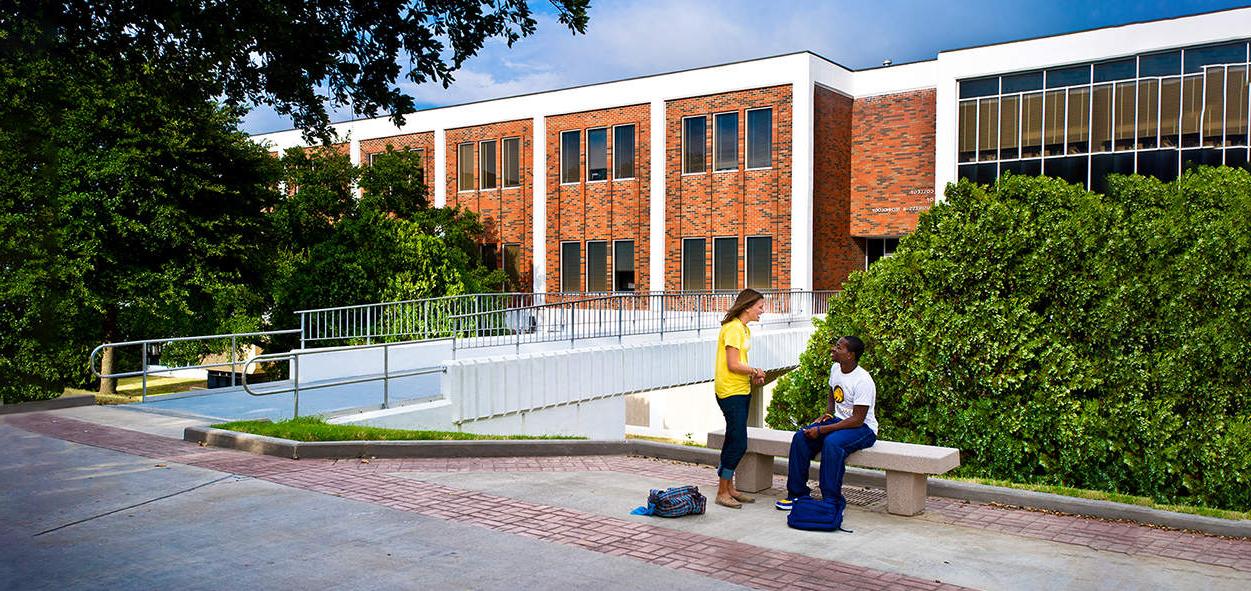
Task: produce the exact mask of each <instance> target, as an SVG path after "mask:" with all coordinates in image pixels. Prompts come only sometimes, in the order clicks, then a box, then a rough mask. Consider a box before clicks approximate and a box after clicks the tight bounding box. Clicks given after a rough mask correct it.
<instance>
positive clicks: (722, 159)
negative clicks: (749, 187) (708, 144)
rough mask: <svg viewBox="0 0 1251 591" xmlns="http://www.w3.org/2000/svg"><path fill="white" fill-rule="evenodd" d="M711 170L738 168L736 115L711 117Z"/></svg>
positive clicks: (722, 114) (725, 114)
mask: <svg viewBox="0 0 1251 591" xmlns="http://www.w3.org/2000/svg"><path fill="white" fill-rule="evenodd" d="M713 123H714V125H715V126H716V127H715V128H714V129H713V134H712V135H713V142H714V144H715V146H714V147H713V160H714V164H713V170H734V169H736V168H738V113H721V114H719V115H716V116H714V117H713Z"/></svg>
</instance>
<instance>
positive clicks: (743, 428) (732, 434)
mask: <svg viewBox="0 0 1251 591" xmlns="http://www.w3.org/2000/svg"><path fill="white" fill-rule="evenodd" d="M750 405H751V394H741V395H735V396H726V397H725V398H718V399H717V406H720V407H721V414H723V415H725V443H724V444H722V445H721V465H720V466H717V477H718V478H724V479H726V480H730V479H731V478H734V470H735V468H738V463H739V461H740V460H742V459H743V454H745V453H747V408H748V407H749V406H750Z"/></svg>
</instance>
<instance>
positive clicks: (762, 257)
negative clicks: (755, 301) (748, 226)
mask: <svg viewBox="0 0 1251 591" xmlns="http://www.w3.org/2000/svg"><path fill="white" fill-rule="evenodd" d="M747 287H750V288H752V289H771V288H772V287H773V238H772V237H769V236H753V237H751V238H748V239H747Z"/></svg>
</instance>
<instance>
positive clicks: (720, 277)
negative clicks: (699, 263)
mask: <svg viewBox="0 0 1251 591" xmlns="http://www.w3.org/2000/svg"><path fill="white" fill-rule="evenodd" d="M712 288H713V289H737V288H738V238H713V239H712Z"/></svg>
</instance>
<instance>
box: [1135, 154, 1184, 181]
mask: <svg viewBox="0 0 1251 591" xmlns="http://www.w3.org/2000/svg"><path fill="white" fill-rule="evenodd" d="M1138 174H1141V175H1143V176H1153V177H1155V178H1158V179H1160V180H1162V181H1165V182H1167V181H1171V180H1173V179H1175V178H1177V150H1151V151H1148V152H1139V153H1138Z"/></svg>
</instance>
